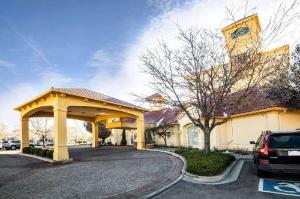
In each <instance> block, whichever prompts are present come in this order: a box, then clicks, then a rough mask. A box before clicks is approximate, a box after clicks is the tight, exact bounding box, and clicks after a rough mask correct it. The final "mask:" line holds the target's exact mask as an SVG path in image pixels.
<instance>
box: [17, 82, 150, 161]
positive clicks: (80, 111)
mask: <svg viewBox="0 0 300 199" xmlns="http://www.w3.org/2000/svg"><path fill="white" fill-rule="evenodd" d="M15 110H17V111H20V113H21V139H22V141H21V142H22V146H21V148H24V147H26V146H28V144H29V125H28V120H29V118H30V117H54V154H53V159H54V160H56V161H61V160H68V159H69V153H68V147H67V122H66V120H67V118H70V119H79V120H83V121H89V122H91V123H92V127H93V128H92V134H93V147H97V141H98V132H97V130H98V128H96V123H97V122H100V121H105V122H106V125H107V126H109V128H136V129H137V149H142V148H144V147H145V136H144V111H145V109H144V108H141V107H138V106H135V105H133V104H130V103H128V102H124V101H122V100H119V99H116V98H113V97H110V96H107V95H104V94H101V93H98V92H95V91H91V90H88V89H84V88H53V87H52V88H50V89H49V90H47V91H46V92H44V93H42V94H40V95H38V96H37V97H35V98H33V99H31V100H30V101H28V102H26V103H24V104H22V105H20V106H18V107H16V108H15ZM127 121H130V122H127ZM132 121H135V122H132Z"/></svg>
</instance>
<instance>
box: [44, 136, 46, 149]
mask: <svg viewBox="0 0 300 199" xmlns="http://www.w3.org/2000/svg"><path fill="white" fill-rule="evenodd" d="M43 147H44V148H45V147H46V146H45V138H43Z"/></svg>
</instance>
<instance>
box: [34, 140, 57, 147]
mask: <svg viewBox="0 0 300 199" xmlns="http://www.w3.org/2000/svg"><path fill="white" fill-rule="evenodd" d="M36 145H37V146H43V142H42V141H38V142H37V144H36ZM53 145H54V142H53V141H51V140H46V141H45V146H53Z"/></svg>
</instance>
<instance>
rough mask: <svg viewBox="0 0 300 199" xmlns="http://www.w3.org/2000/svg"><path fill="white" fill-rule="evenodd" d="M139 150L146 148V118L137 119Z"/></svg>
mask: <svg viewBox="0 0 300 199" xmlns="http://www.w3.org/2000/svg"><path fill="white" fill-rule="evenodd" d="M136 127H137V129H136V135H137V149H144V148H145V131H144V116H140V117H138V118H137V119H136Z"/></svg>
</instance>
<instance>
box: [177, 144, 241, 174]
mask: <svg viewBox="0 0 300 199" xmlns="http://www.w3.org/2000/svg"><path fill="white" fill-rule="evenodd" d="M175 153H177V154H179V155H182V156H183V157H184V158H185V159H186V161H187V169H186V170H187V172H189V173H192V174H195V175H201V176H214V175H218V174H221V173H222V172H223V171H224V170H225V169H226V168H227V167H228V166H229V165H230V164H231V162H232V161H234V160H235V157H234V156H233V155H231V154H226V153H220V152H210V153H204V152H203V151H200V150H195V149H192V150H188V149H179V150H176V151H175Z"/></svg>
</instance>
